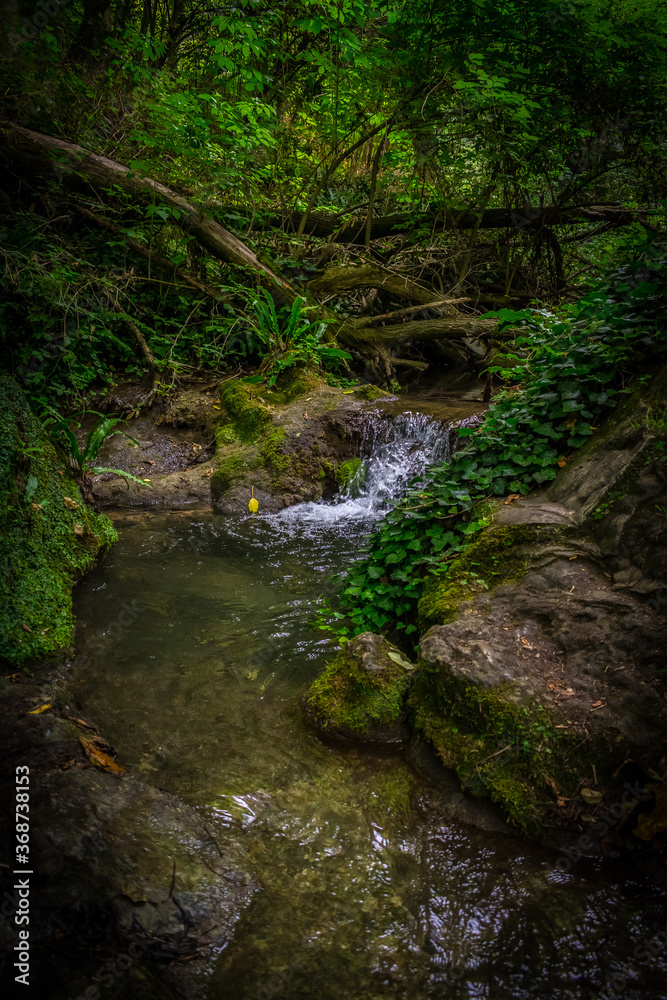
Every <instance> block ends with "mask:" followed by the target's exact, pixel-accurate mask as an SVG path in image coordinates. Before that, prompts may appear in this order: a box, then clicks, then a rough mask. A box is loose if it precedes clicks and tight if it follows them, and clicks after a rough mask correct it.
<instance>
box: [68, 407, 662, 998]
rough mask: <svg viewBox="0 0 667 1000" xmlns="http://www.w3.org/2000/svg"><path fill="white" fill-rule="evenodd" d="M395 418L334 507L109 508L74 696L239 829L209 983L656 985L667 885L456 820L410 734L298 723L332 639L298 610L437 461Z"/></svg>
mask: <svg viewBox="0 0 667 1000" xmlns="http://www.w3.org/2000/svg"><path fill="white" fill-rule="evenodd" d="M408 432H409V433H408ZM412 432H414V435H415V439H414V441H412V440H410V436H409V435H410V433H412ZM398 437H400V438H401V447H405V453H404V458H403V459H402V460H396V461H395V462H394V465H395V472H394V473H389V472H388V473H387V474H386V476H385V477H384V478H383V475H384V474H382V473H381V472H380V471H379V469H380V468H384V469H386V468H387V467H388V465H389V464H391V462H392V461H394V458H392V456H394V451H392V447H390V446H389V445H390V444H391V442H389V445H388V442H387V441H386V440H383V441H379V442H378V441H376V442H375V443H374V444H373V445H372V448H371V449H370V450H371V452H372V454H373V455H374V456H376V457H377V456H378V455H381V458H380V459H378V463H379V464H378V463H376V465H377V468H376V467H374V466H373V461H374V459H373V458H372V457H371V459H369V461H368V463H367V464H368V474H367V478H366V485H365V486H364V487H362V489H361V495H360V496H358V497H356V498H352V497H348V498H342V502H339V503H337V504H331V505H316V504H304V505H300V506H299V507H295V508H291V509H290V510H288V511H285V512H283V513H282V514H278V515H273V516H261V514H260V516H256V517H249V516H247V517H246V516H238V517H216V516H214V515H197V514H193V513H192V512H188V513H187V514H186V513H170V514H159V513H142V514H132V515H126V514H124V515H119V516H118V518H117V519H116V523H117V525H118V528H119V531H120V542H119V544H118V546H117V547H116V548H115V550H114V551H113V552H112V553H111V554H110V556H109V557H108V558H107V560H106V561H105V563H104V564H103V565H102V566H100V567H99V568H98V569H97V570H96V571H95V572H94V573H93V574H92V575H91V576H90V577H88V578H87V580H86V581H85V582H84V584H83V585H82V586H81V588H79V592H78V597H77V614H78V620H79V648H80V655H81V656H86V658H87V661H86V662H87V663H88V666H86V667H85V669H80V670H78V671H77V670H76V667H75V675H74V693H75V696H76V698H77V700H78V702H79V703H80V705H81V707H82V709H83V710H85V712H86V713H87V715H88V717H90V718H91V720H93V721H95V722H96V723H97V724H98V725H99V726H100V727H101V729H102V731H103V732H104V734H105V736H106V737H107V738H108V739H109V740H111V742H112V743H113V744H114V745H115V746H116V748H117V750H118V756H119V760H120V762H121V763H122V764H124V765H125V766H126V767H127V768H129V769H130V770H132V771H134V772H136V773H138V774H139V775H141V776H142V778H143V779H144V780H146V781H148V782H151V783H154V784H156V785H159V786H160V787H161V788H164V789H167V790H168V791H171V792H174V793H175V794H178V795H180V796H182V797H183V798H184V799H185V800H186V801H187V802H189V803H190V804H191V805H193V806H195V807H197V808H198V809H200V810H202V811H203V812H204V813H205V814H206V815H207V820H208V822H210V823H211V824H212V828H213V829H218V830H219V831H220V832H221V838H222V837H223V836H224V829H225V827H229V826H230V825H231V824H233V825H234V826H235V827H240V828H242V829H243V830H244V837H245V839H246V842H247V848H248V856H249V858H250V859H251V864H252V866H253V869H254V873H255V874H256V877H257V880H258V882H259V884H260V885H261V891H260V892H258V893H257V894H256V896H255V898H254V900H253V902H252V903H251V905H250V907H249V908H248V910H247V911H246V913H245V914H244V916H243V917H242V920H241V922H240V923H239V925H238V930H237V933H236V935H235V937H234V939H233V941H232V942H231V943H230V944H229V946H228V947H227V948H226V949H225V950H224V951H223V952H222V953H221V954H220V955H217V956H213V957H209V958H207V959H206V960H202V961H201V962H200V963H199V965H198V967H197V974H198V976H199V977H200V983H201V992H200V995H201V997H202V998H206V1000H227V998H237V997H238V998H239V1000H243V998H253V1000H272V998H276V1000H279V998H282V1000H305V998H310V997H317V998H319V1000H342V998H346V1000H347V998H350V1000H375V998H384V997H394V998H401V1000H403V998H404V1000H417V998H443V1000H444V998H450V997H451V998H482V997H483V998H505V997H507V998H508V1000H509V998H513V1000H521V998H529V997H530V998H545V1000H546V998H549V1000H566V998H567V1000H570V998H573V1000H574V998H577V1000H578V998H589V997H590V998H598V997H620V996H622V997H624V998H626V1000H639V998H642V1000H643V998H647V1000H648V998H649V997H650V998H656V1000H660V998H667V989H666V988H665V985H664V983H665V981H666V980H665V973H666V972H667V947H666V945H667V934H665V933H664V932H665V931H666V930H667V901H666V900H665V896H664V894H663V893H662V891H661V890H660V888H659V887H657V886H653V885H651V884H650V883H649V882H647V881H646V880H643V879H642V878H640V877H639V876H638V875H636V874H635V873H634V872H633V871H632V870H631V869H629V868H627V867H625V866H623V865H621V864H619V863H612V862H599V861H585V860H582V861H579V862H578V863H576V864H574V865H573V867H572V869H571V871H570V872H568V873H563V872H559V871H556V870H554V869H553V862H554V860H555V855H554V854H553V853H551V852H549V851H547V850H546V849H541V848H539V847H537V846H535V845H531V844H529V843H527V842H526V841H525V840H522V839H520V838H518V837H513V836H508V835H506V834H503V833H501V832H499V831H498V830H496V831H495V832H494V831H493V830H491V829H488V830H486V831H483V830H480V829H476V828H475V827H473V826H469V825H466V824H465V823H461V822H455V821H452V820H451V818H447V809H446V808H443V797H444V798H446V797H447V795H449V794H451V790H452V787H453V786H451V785H450V786H449V788H450V791H449V792H448V791H447V790H446V788H447V786H444V788H445V790H444V791H443V787H438V786H437V785H435V784H433V783H431V781H430V780H429V779H428V778H427V777H426V776H424V774H422V773H420V772H419V771H417V770H415V768H414V767H412V766H411V764H410V762H409V761H408V759H406V757H405V756H404V755H403V754H402V753H400V752H395V753H392V754H389V755H378V754H374V753H371V752H368V751H363V750H353V749H345V748H341V747H335V746H328V745H325V744H323V743H321V742H320V741H319V740H318V739H317V737H316V736H315V735H314V734H313V733H312V732H311V731H310V730H309V729H308V727H307V726H306V725H305V724H304V722H303V720H302V717H301V714H300V711H299V697H300V695H301V694H302V693H303V691H304V689H305V688H306V686H307V685H308V683H309V682H310V681H311V680H312V679H313V678H314V677H315V676H316V675H317V673H318V672H319V671H320V670H321V669H322V667H323V665H324V663H325V662H326V660H327V657H330V656H331V655H332V646H331V645H330V641H329V638H328V633H326V632H321V631H317V630H316V629H314V628H313V627H312V622H313V618H314V611H315V609H316V608H317V606H318V603H320V602H321V600H322V597H323V596H326V595H327V594H328V593H331V591H332V587H333V584H332V583H331V579H330V577H331V574H332V573H335V572H337V571H341V570H342V569H343V568H344V567H345V566H346V565H348V564H349V561H350V559H351V558H352V557H353V556H354V554H355V553H356V552H358V550H359V548H360V546H361V545H362V544H363V539H364V535H365V534H366V533H367V532H368V530H369V529H370V527H371V525H372V523H373V521H374V519H375V518H377V516H379V515H380V514H381V508H382V505H383V500H384V496H386V493H387V492H390V491H391V490H392V489H394V487H395V483H394V486H392V483H391V481H390V480H391V476H398V477H403V479H405V477H406V476H408V474H410V475H411V474H413V473H414V471H415V468H416V467H417V466H419V464H420V462H421V463H422V464H423V461H425V460H426V459H427V458H428V455H427V454H426V452H427V451H428V449H426V450H425V449H423V448H422V449H421V451H420V447H421V446H420V441H423V440H424V428H423V427H422V428H421V430H420V429H419V428H417V427H416V426H412V431H410V427H404V429H403V431H401V432H400V434H399V435H398ZM387 448H388V450H387ZM382 449H384V451H382ZM432 453H433V452H432V450H431V451H430V452H428V454H431V455H432ZM394 457H395V456H394ZM410 463H413V464H412V465H411V464H410ZM417 471H418V469H417ZM374 476H375V478H373V477H374ZM387 477H388V478H387ZM383 490H385V494H383V492H382V491H383ZM128 609H129V610H128ZM91 664H92V665H91ZM444 806H446V802H444Z"/></svg>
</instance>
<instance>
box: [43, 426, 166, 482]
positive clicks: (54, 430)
mask: <svg viewBox="0 0 667 1000" xmlns="http://www.w3.org/2000/svg"><path fill="white" fill-rule="evenodd" d="M98 416H99V420H96V421H95V423H94V424H93V427H92V429H91V430H90V432H89V434H88V437H87V438H86V442H85V444H84V446H83V449H81V448H80V447H79V442H78V440H77V438H76V435H75V433H74V431H73V430H72V427H71V424H72V421H70V420H68V419H67V418H66V417H63V416H61V415H60V414H59V413H57V412H56V411H55V410H51V411H49V415H48V416H47V419H46V420H45V421H44V429H45V430H47V429H48V430H49V434H50V437H51V440H52V441H53V443H54V444H56V445H58V447H60V448H62V449H63V451H64V452H65V453H66V454H67V455H68V456H69V459H70V464H71V465H72V467H73V468H74V469H75V471H76V473H77V475H78V476H79V477H80V478H81V479H84V480H85V479H86V478H88V477H89V476H97V475H100V474H101V473H103V472H113V473H114V474H115V475H117V476H122V477H123V479H125V480H126V481H127V484H128V489H129V484H130V481H131V482H133V483H138V484H139V485H140V486H148V487H149V489H152V487H151V486H150V483H147V482H146V481H145V480H143V479H138V478H137V477H136V476H133V475H132V474H131V473H130V472H124V471H123V470H122V469H107V468H106V467H105V466H99V465H95V466H94V465H93V464H92V463H93V462H94V461H95V460H96V458H97V456H98V454H99V451H100V448H101V447H102V445H103V444H104V442H105V441H106V440H107V439H108V438H110V437H113V436H114V435H115V434H123V435H124V436H125V437H127V438H129V439H130V441H132V442H133V443H134V444H136V445H138V444H139V442H138V441H137V440H136V438H133V437H132V436H131V435H130V434H128V433H127V432H126V431H121V430H114V428H115V427H116V425H117V424H121V423H125V421H124V420H122V419H121V418H120V417H107V416H104V414H102V413H100V414H98ZM80 426H81V425H80V424H78V425H77V427H80Z"/></svg>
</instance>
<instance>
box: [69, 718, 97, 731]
mask: <svg viewBox="0 0 667 1000" xmlns="http://www.w3.org/2000/svg"><path fill="white" fill-rule="evenodd" d="M65 718H66V719H69V721H70V722H76V724H77V726H84V727H85V728H86V729H93V730H94V729H95V726H91V724H90V723H89V722H86V720H85V719H79V718H78V717H77V716H76V715H66V716H65Z"/></svg>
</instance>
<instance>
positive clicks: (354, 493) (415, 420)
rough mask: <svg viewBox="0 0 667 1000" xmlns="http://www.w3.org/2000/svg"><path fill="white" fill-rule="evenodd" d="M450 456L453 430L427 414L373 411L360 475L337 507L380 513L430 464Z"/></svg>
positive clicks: (363, 443) (362, 450)
mask: <svg viewBox="0 0 667 1000" xmlns="http://www.w3.org/2000/svg"><path fill="white" fill-rule="evenodd" d="M449 454H450V433H449V427H446V426H444V425H443V424H442V423H440V422H439V421H438V420H434V419H433V418H432V417H429V416H427V415H426V414H425V413H410V412H409V411H407V412H405V413H401V414H399V415H398V416H396V417H393V418H388V417H383V415H382V414H381V413H379V412H378V411H372V412H371V413H369V414H367V418H366V420H365V423H364V428H363V432H362V439H361V448H360V451H359V457H360V458H361V460H362V463H363V464H362V467H361V470H360V475H359V476H358V477H357V478H356V480H355V481H354V482H353V483H351V484H350V487H349V488H348V489H347V490H346V491H345V492H344V493H343V494H341V496H339V497H338V498H337V499H336V500H335V501H334V505H336V506H339V505H341V504H345V505H355V504H356V506H358V507H359V508H360V509H361V510H362V511H365V512H369V513H370V512H373V513H376V514H378V513H380V512H381V511H382V510H383V509H384V508H385V507H386V503H387V501H388V500H391V499H392V498H393V499H397V498H398V497H400V496H401V495H402V493H404V492H405V490H406V489H407V488H408V485H409V484H410V482H411V480H413V479H414V478H415V477H416V476H421V475H423V474H424V472H425V471H426V467H427V466H428V465H433V464H435V463H437V462H444V461H445V460H446V459H447V458H449Z"/></svg>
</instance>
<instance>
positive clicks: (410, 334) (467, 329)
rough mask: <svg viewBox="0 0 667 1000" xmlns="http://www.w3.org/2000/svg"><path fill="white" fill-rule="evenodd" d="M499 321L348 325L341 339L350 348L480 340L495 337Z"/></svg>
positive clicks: (447, 318)
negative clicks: (423, 341) (466, 338)
mask: <svg viewBox="0 0 667 1000" xmlns="http://www.w3.org/2000/svg"><path fill="white" fill-rule="evenodd" d="M497 325H498V320H497V319H484V318H483V317H482V318H481V319H477V318H475V317H474V316H443V317H441V318H440V319H422V320H414V321H413V322H412V323H394V324H392V325H391V326H367V325H361V326H360V325H357V324H354V325H353V326H351V327H350V326H349V325H346V326H345V327H341V329H340V331H339V332H338V334H337V336H338V339H339V340H343V341H345V342H346V343H348V344H351V343H357V344H358V343H365V344H373V345H377V344H407V343H408V342H409V341H414V340H461V339H462V338H464V337H470V338H473V339H477V338H479V337H490V336H492V335H493V334H494V333H495V330H496V327H497Z"/></svg>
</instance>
